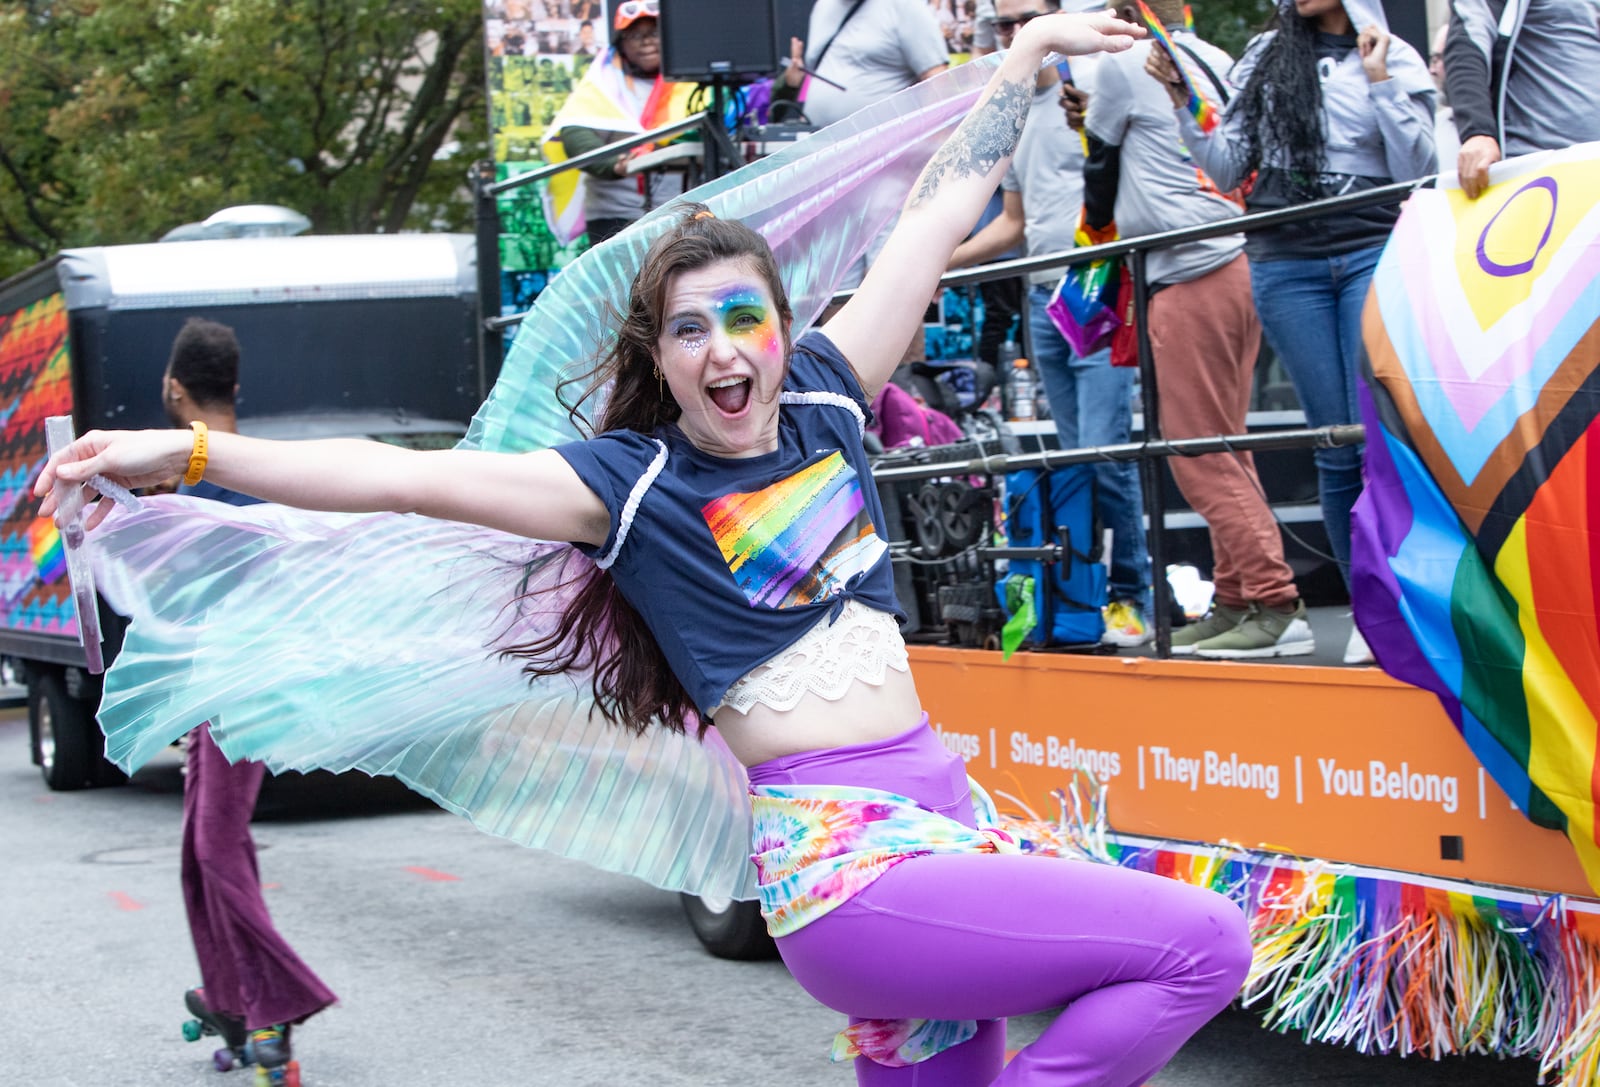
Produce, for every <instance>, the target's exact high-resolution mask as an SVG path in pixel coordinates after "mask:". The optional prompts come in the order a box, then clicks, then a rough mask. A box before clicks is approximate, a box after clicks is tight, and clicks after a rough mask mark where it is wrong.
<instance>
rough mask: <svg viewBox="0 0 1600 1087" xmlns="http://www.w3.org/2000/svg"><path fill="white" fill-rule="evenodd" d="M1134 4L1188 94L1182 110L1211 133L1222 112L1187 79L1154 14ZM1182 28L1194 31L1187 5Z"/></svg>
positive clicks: (1169, 38)
mask: <svg viewBox="0 0 1600 1087" xmlns="http://www.w3.org/2000/svg"><path fill="white" fill-rule="evenodd" d="M1135 2H1136V3H1137V4H1138V5H1139V17H1140V18H1141V19H1143V20H1144V25H1145V26H1147V27H1148V28H1149V29H1150V36H1151V37H1152V38H1154V39H1155V41H1156V44H1157V45H1159V46H1160V47H1161V48H1162V49H1163V50H1165V51H1166V54H1167V56H1168V57H1170V58H1171V60H1172V66H1173V67H1174V68H1176V69H1177V70H1178V75H1179V76H1181V77H1182V78H1183V88H1184V90H1186V91H1188V92H1189V100H1188V101H1187V102H1185V103H1184V108H1185V109H1187V110H1188V111H1189V115H1190V116H1191V117H1193V118H1194V119H1195V123H1196V124H1198V125H1199V126H1200V131H1201V132H1210V131H1212V130H1213V129H1215V128H1216V127H1217V125H1218V124H1220V123H1221V121H1222V111H1221V110H1219V109H1218V108H1217V106H1216V103H1214V102H1212V101H1211V99H1209V98H1207V97H1206V96H1205V94H1204V93H1203V92H1202V91H1201V90H1200V88H1199V86H1197V85H1196V84H1195V81H1194V80H1193V79H1191V78H1189V70H1188V69H1187V68H1185V67H1184V65H1183V61H1182V60H1181V59H1180V58H1179V56H1178V47H1177V46H1176V45H1174V44H1173V41H1172V35H1171V34H1169V33H1167V28H1166V27H1165V26H1162V25H1161V20H1160V19H1158V18H1156V15H1155V12H1153V11H1151V10H1150V7H1149V5H1148V4H1146V3H1145V2H1144V0H1135ZM1183 28H1184V29H1185V30H1190V31H1192V30H1193V29H1194V14H1193V13H1192V12H1190V11H1189V9H1188V7H1187V5H1186V6H1185V7H1184V9H1183Z"/></svg>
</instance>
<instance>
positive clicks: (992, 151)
mask: <svg viewBox="0 0 1600 1087" xmlns="http://www.w3.org/2000/svg"><path fill="white" fill-rule="evenodd" d="M1032 104H1033V80H1032V79H1025V80H1015V81H1012V82H1009V83H1002V84H1000V85H999V86H998V87H996V88H995V90H994V94H992V95H990V96H989V100H988V101H987V102H985V103H984V104H983V108H981V109H979V110H977V111H976V112H974V113H971V114H969V115H968V116H967V119H966V120H964V121H962V122H961V127H959V128H957V129H956V131H955V135H953V136H951V137H950V139H948V140H946V141H945V143H944V146H942V147H940V148H939V150H938V151H937V152H935V153H934V156H933V158H932V159H931V160H929V162H928V168H927V169H926V170H924V171H923V172H922V179H921V180H920V181H919V182H918V183H917V191H916V193H915V194H914V195H913V196H912V198H911V205H910V206H911V207H916V206H917V205H918V204H921V203H923V202H924V201H927V200H930V199H932V198H933V197H934V196H935V195H936V194H937V193H938V191H939V187H940V186H941V185H943V184H944V183H945V182H946V181H956V180H959V179H961V178H964V177H971V176H976V177H983V176H984V175H986V174H988V172H989V171H990V170H992V169H994V166H995V163H997V162H999V161H1000V160H1001V159H1003V158H1005V157H1006V156H1007V155H1009V154H1011V153H1012V152H1013V151H1015V150H1016V149H1017V140H1019V139H1020V138H1021V137H1022V125H1023V122H1025V121H1026V120H1027V119H1028V107H1029V106H1030V105H1032Z"/></svg>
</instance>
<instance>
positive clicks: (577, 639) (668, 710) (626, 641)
mask: <svg viewBox="0 0 1600 1087" xmlns="http://www.w3.org/2000/svg"><path fill="white" fill-rule="evenodd" d="M725 260H735V261H741V262H744V263H745V264H746V265H748V267H749V268H750V270H751V271H752V272H754V273H755V274H756V275H758V276H760V277H761V278H762V279H764V280H765V281H766V284H767V288H768V290H769V291H770V292H771V293H772V297H773V299H774V301H775V302H776V303H777V307H778V316H779V318H780V324H781V327H782V329H783V336H784V352H785V355H787V353H788V349H789V346H790V344H789V323H790V321H791V319H792V317H793V313H792V311H791V310H790V307H789V299H788V295H787V293H786V292H785V291H784V289H783V281H782V279H781V277H780V276H779V274H778V265H777V262H776V261H775V260H774V259H773V256H772V250H771V249H770V248H769V247H768V246H767V243H766V240H765V239H764V238H762V237H761V235H759V234H757V233H756V232H755V231H753V230H751V229H750V228H749V227H747V226H745V225H744V224H743V223H739V222H736V221H732V220H727V219H718V218H716V217H715V216H713V215H712V214H711V212H710V211H708V210H707V209H706V208H705V207H703V206H702V205H698V204H691V205H688V206H687V209H686V210H685V212H684V217H683V218H682V219H681V220H680V221H679V223H678V225H677V226H675V227H674V228H673V229H671V230H670V231H668V232H667V233H666V234H664V235H663V236H662V237H660V238H659V239H657V240H656V242H655V244H653V245H652V246H651V247H650V251H649V252H648V253H646V254H645V258H644V263H643V265H642V266H641V267H640V269H639V274H638V275H637V276H635V277H634V280H633V286H632V288H631V289H630V291H629V293H628V308H627V311H626V312H625V313H621V314H617V315H616V317H615V318H614V321H613V323H615V324H616V325H617V337H616V342H615V343H614V344H613V345H612V346H611V348H610V350H609V351H607V352H606V353H605V355H604V356H603V357H602V358H601V359H600V361H599V363H598V364H597V365H596V366H595V367H594V368H593V369H592V370H590V371H589V372H588V373H587V374H584V375H582V376H580V377H577V378H575V379H573V380H572V381H569V382H565V383H563V387H562V388H563V390H564V389H565V388H566V387H567V386H570V385H577V386H580V387H581V388H582V393H581V395H580V396H579V397H578V399H577V401H576V402H574V403H569V404H567V407H568V410H569V412H570V413H571V415H572V418H573V421H574V422H576V423H579V424H580V425H582V423H583V421H584V418H583V415H582V412H581V408H582V405H583V404H584V403H585V402H587V401H590V400H595V399H598V398H600V397H602V396H603V397H604V401H603V404H602V406H601V408H600V414H599V422H598V425H597V426H596V427H595V430H596V431H597V432H598V433H606V432H608V431H616V430H632V431H637V432H638V433H640V434H653V433H655V432H656V431H657V430H658V429H660V428H661V427H663V426H666V425H668V424H670V423H673V422H676V421H677V419H678V416H679V414H680V409H679V407H678V404H677V402H676V401H674V400H673V399H672V394H671V392H670V391H669V390H667V389H666V387H665V385H664V383H663V382H662V380H661V377H660V374H659V371H658V370H657V369H656V356H655V352H656V344H657V342H658V341H659V339H660V336H661V321H662V315H663V313H664V311H665V310H666V304H667V292H668V291H669V290H670V289H671V286H672V280H673V277H674V276H676V275H678V274H680V273H682V272H691V271H695V270H697V269H700V268H704V267H706V266H708V265H711V264H715V263H717V262H719V261H725ZM608 386H609V390H607V387H608ZM563 403H566V401H565V398H564V397H563ZM669 558H670V557H669ZM545 561H554V562H564V561H565V557H553V558H551V559H548V560H545ZM559 580H560V581H561V582H562V587H567V586H576V592H575V595H574V596H573V597H572V599H571V601H570V602H569V603H568V604H567V605H566V607H565V608H564V609H563V610H562V612H561V615H560V618H559V620H558V621H557V623H556V626H555V629H554V630H552V631H551V632H550V633H549V634H546V635H543V636H541V637H538V638H534V639H532V640H530V641H527V642H523V643H520V644H518V645H513V646H510V647H508V648H507V649H505V650H504V651H503V653H504V655H506V656H511V657H517V658H520V659H521V660H522V661H523V665H522V671H523V673H524V674H525V675H528V676H547V675H557V674H560V673H563V672H569V671H573V670H576V669H585V668H587V669H590V670H591V671H592V675H593V680H592V688H593V692H594V698H595V705H596V707H597V708H598V709H599V710H600V713H601V714H602V715H603V716H604V717H605V719H606V720H607V721H609V722H611V723H612V724H614V725H621V726H622V727H624V728H627V729H629V730H631V731H633V732H637V733H642V732H644V731H645V730H646V729H647V728H648V727H649V726H650V725H652V724H655V723H660V724H662V725H664V726H666V727H667V728H669V729H671V730H672V731H674V732H684V731H686V730H687V728H688V725H689V722H690V721H691V720H697V721H699V734H701V735H703V734H704V733H705V730H706V727H707V726H708V724H709V722H707V721H703V720H699V713H698V711H699V707H697V706H695V704H694V701H693V699H691V698H690V696H689V692H688V691H687V690H686V689H685V688H684V686H683V684H682V683H681V682H679V680H678V677H677V676H675V675H674V674H673V672H672V669H671V668H670V667H669V666H668V664H667V658H666V656H665V655H664V654H663V653H662V652H661V648H660V646H658V645H657V644H656V640H655V637H654V635H652V634H651V632H650V629H649V627H647V626H646V625H645V622H644V619H643V617H642V616H640V614H639V613H638V611H636V610H635V609H634V607H633V605H632V604H629V603H628V601H627V600H626V599H624V597H623V595H622V593H621V591H620V590H619V589H618V588H617V584H616V582H615V581H613V580H612V578H611V577H610V575H609V574H607V573H606V571H604V570H601V569H600V568H598V567H596V566H593V565H590V564H588V563H584V564H581V569H579V570H578V571H577V572H576V573H573V574H572V575H571V576H570V577H563V578H561V579H559Z"/></svg>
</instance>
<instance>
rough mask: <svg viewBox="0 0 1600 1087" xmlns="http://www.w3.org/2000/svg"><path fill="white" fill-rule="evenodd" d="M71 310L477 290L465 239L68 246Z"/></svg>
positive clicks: (308, 238)
mask: <svg viewBox="0 0 1600 1087" xmlns="http://www.w3.org/2000/svg"><path fill="white" fill-rule="evenodd" d="M61 264H62V266H61V267H60V268H59V269H58V274H59V275H60V277H61V284H62V290H63V293H64V294H65V296H66V303H67V308H68V309H69V310H77V309H91V308H94V307H105V308H106V309H112V310H137V309H173V308H181V307H185V306H198V305H209V306H217V305H249V304H252V303H283V302H338V301H347V300H352V299H376V298H436V297H441V296H443V297H458V296H467V295H472V294H474V293H475V292H476V291H477V258H476V255H475V250H474V246H473V239H472V236H471V235H467V234H356V235H349V234H346V235H328V236H322V235H302V236H299V237H291V238H220V239H213V240H206V241H188V242H156V243H152V244H149V245H116V246H97V247H93V248H87V249H68V250H65V251H63V252H62V254H61Z"/></svg>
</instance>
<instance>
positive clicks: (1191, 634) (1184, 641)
mask: <svg viewBox="0 0 1600 1087" xmlns="http://www.w3.org/2000/svg"><path fill="white" fill-rule="evenodd" d="M1249 615H1250V609H1249V608H1248V607H1244V608H1230V607H1228V605H1226V604H1224V603H1222V602H1220V601H1212V603H1211V610H1210V611H1208V612H1206V615H1205V618H1204V619H1200V620H1198V621H1196V622H1193V623H1190V624H1189V625H1188V626H1182V627H1179V628H1178V629H1177V630H1174V631H1173V632H1172V655H1173V656H1174V657H1187V656H1189V655H1190V654H1191V653H1193V652H1194V647H1195V645H1196V643H1198V642H1203V641H1205V640H1206V639H1207V638H1215V637H1216V636H1217V635H1218V634H1226V633H1227V632H1228V631H1230V630H1232V629H1233V628H1234V627H1236V626H1238V625H1239V624H1240V623H1242V622H1244V621H1245V619H1247V618H1248V617H1249Z"/></svg>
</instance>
